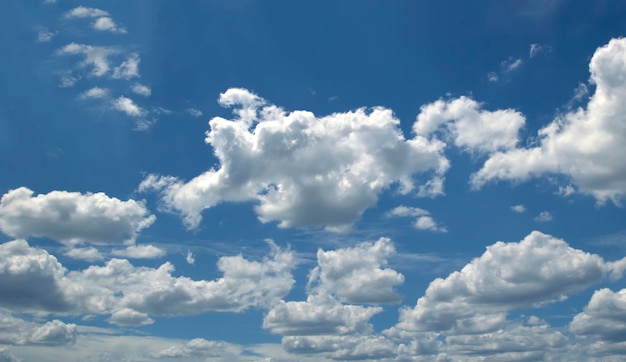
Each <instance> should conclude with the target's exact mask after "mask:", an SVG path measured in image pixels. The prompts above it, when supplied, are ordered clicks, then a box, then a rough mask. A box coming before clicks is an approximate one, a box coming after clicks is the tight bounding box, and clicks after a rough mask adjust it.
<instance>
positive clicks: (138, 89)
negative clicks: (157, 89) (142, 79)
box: [131, 83, 152, 97]
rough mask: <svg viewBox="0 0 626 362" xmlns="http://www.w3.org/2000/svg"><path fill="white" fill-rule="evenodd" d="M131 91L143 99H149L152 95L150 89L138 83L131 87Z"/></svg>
mask: <svg viewBox="0 0 626 362" xmlns="http://www.w3.org/2000/svg"><path fill="white" fill-rule="evenodd" d="M131 90H132V91H133V93H136V94H139V95H142V96H144V97H149V96H150V94H152V90H151V89H150V87H148V86H145V85H143V84H139V83H135V84H134V85H133V86H132V88H131Z"/></svg>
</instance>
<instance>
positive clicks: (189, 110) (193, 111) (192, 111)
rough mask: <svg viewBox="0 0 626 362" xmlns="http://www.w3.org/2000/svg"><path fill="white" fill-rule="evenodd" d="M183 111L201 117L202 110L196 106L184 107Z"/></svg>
mask: <svg viewBox="0 0 626 362" xmlns="http://www.w3.org/2000/svg"><path fill="white" fill-rule="evenodd" d="M185 112H187V113H188V114H189V115H190V116H192V117H202V111H201V110H199V109H197V108H187V109H185Z"/></svg>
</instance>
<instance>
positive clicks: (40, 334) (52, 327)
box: [30, 319, 76, 345]
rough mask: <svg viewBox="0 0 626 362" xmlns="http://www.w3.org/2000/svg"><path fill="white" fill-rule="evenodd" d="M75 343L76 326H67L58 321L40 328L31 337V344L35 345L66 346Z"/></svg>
mask: <svg viewBox="0 0 626 362" xmlns="http://www.w3.org/2000/svg"><path fill="white" fill-rule="evenodd" d="M75 342H76V325H75V324H65V323H63V322H61V321H60V320H58V319H55V320H53V321H51V322H47V323H46V324H44V325H42V326H41V327H38V328H37V329H35V330H34V331H33V333H32V335H31V336H30V343H33V344H47V345H64V344H74V343H75Z"/></svg>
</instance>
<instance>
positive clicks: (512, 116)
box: [413, 97, 525, 153]
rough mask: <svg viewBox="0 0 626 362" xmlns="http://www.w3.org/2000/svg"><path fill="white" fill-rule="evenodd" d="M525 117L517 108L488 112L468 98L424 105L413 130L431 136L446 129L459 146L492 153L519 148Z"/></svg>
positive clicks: (468, 149)
mask: <svg viewBox="0 0 626 362" xmlns="http://www.w3.org/2000/svg"><path fill="white" fill-rule="evenodd" d="M524 122H525V119H524V116H523V115H522V114H520V113H519V112H517V111H515V110H513V109H505V110H497V111H488V110H484V109H482V105H481V104H480V103H478V102H476V101H475V100H473V99H471V98H467V97H460V98H457V99H452V100H448V101H444V100H441V99H440V100H438V101H436V102H434V103H430V104H426V105H423V106H422V107H421V108H420V113H419V115H418V116H417V121H416V122H415V124H414V125H413V130H414V131H415V132H416V133H418V134H421V135H424V136H428V135H431V134H433V133H435V132H438V131H439V132H442V133H443V136H444V137H445V138H447V139H450V140H451V141H452V142H453V143H454V145H455V146H457V147H459V148H462V149H465V150H467V151H470V152H481V153H489V152H495V151H499V150H508V149H512V148H515V146H516V145H517V143H518V133H519V130H520V129H521V128H522V127H523V126H524Z"/></svg>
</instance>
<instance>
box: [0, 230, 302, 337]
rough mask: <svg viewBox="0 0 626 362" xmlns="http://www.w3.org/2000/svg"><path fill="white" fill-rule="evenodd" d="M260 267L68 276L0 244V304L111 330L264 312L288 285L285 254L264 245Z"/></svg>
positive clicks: (227, 263)
mask: <svg viewBox="0 0 626 362" xmlns="http://www.w3.org/2000/svg"><path fill="white" fill-rule="evenodd" d="M272 249H273V250H272V253H271V254H270V255H269V256H268V257H265V258H264V259H263V260H261V261H250V260H247V259H244V258H243V257H242V256H241V255H238V256H227V257H221V258H220V259H219V261H218V264H217V267H218V270H219V271H220V272H222V274H223V276H222V277H221V278H218V279H216V280H192V279H190V278H188V277H185V276H177V277H176V276H173V275H172V273H173V272H174V267H173V266H172V264H170V263H164V264H162V265H161V266H160V267H158V268H149V267H135V266H133V265H132V264H131V263H130V262H128V260H124V259H111V260H109V261H107V262H106V263H105V264H104V265H103V266H95V265H93V266H90V267H89V268H87V269H85V270H82V271H79V270H75V271H70V272H68V271H67V269H66V268H64V267H63V266H62V265H61V264H60V263H59V262H58V261H57V259H56V258H55V257H54V256H52V255H50V254H48V252H46V251H45V250H43V249H38V248H33V247H30V246H29V245H28V243H26V241H24V240H16V241H11V242H7V243H4V244H0V305H2V306H3V308H6V309H8V310H11V311H14V312H23V313H57V314H70V315H84V314H96V315H107V314H110V315H111V317H110V319H109V321H110V322H111V323H114V324H119V325H130V324H132V323H136V324H137V325H144V324H148V323H151V322H152V320H151V319H150V317H149V315H166V316H173V315H190V314H199V313H204V312H217V311H231V312H240V311H243V310H245V309H248V308H250V307H258V308H261V307H263V308H268V307H270V306H271V305H274V304H276V303H278V302H279V301H280V299H281V298H283V297H284V296H285V295H286V294H287V293H288V292H289V290H290V289H291V287H292V285H293V283H294V281H293V277H292V275H291V270H292V269H293V267H294V265H295V261H294V256H293V253H291V252H290V251H288V250H281V249H278V248H277V247H276V246H272Z"/></svg>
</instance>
